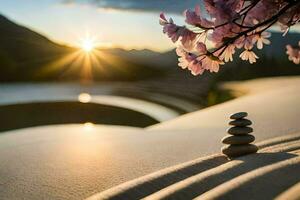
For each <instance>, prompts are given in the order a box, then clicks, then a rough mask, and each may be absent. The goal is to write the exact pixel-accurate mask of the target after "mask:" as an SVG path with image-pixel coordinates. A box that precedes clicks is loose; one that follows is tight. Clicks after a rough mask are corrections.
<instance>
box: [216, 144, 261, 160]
mask: <svg viewBox="0 0 300 200" xmlns="http://www.w3.org/2000/svg"><path fill="white" fill-rule="evenodd" d="M257 151H258V147H257V146H255V145H253V144H243V145H227V146H224V147H222V153H223V154H225V155H227V156H228V157H230V158H232V157H238V156H242V155H246V154H251V153H256V152H257Z"/></svg>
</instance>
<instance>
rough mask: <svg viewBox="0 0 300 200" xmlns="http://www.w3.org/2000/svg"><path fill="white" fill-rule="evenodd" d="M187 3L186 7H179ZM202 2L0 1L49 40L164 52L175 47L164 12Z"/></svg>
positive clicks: (6, 12) (9, 12)
mask: <svg viewBox="0 0 300 200" xmlns="http://www.w3.org/2000/svg"><path fill="white" fill-rule="evenodd" d="M179 2H183V3H181V4H180V3H179ZM196 2H198V0H187V1H178V0H91V1H88V0H86V1H83V0H81V1H80V0H78V1H76V0H0V13H1V14H3V15H5V16H6V17H8V18H10V19H12V20H13V21H15V22H17V23H19V24H22V25H25V26H27V27H29V28H31V29H33V30H35V31H37V32H39V33H42V34H43V35H45V36H47V37H48V38H50V39H52V40H54V41H57V42H60V43H66V44H71V45H74V44H77V43H79V41H80V39H81V38H83V37H85V35H86V33H89V34H90V35H91V36H93V37H96V38H97V40H98V42H101V43H102V44H103V45H108V46H109V45H114V46H119V47H123V48H129V49H130V48H137V49H142V48H150V49H153V50H160V51H164V50H167V49H169V48H172V47H173V44H172V43H171V42H170V41H169V39H167V38H166V36H165V35H163V34H162V28H161V27H160V25H159V24H158V15H159V13H160V12H161V11H166V12H168V13H170V15H171V16H172V17H174V18H175V20H176V21H180V22H183V18H182V17H180V15H179V14H175V13H181V11H183V10H184V8H185V7H187V6H188V5H192V4H195V3H196Z"/></svg>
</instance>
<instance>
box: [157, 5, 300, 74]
mask: <svg viewBox="0 0 300 200" xmlns="http://www.w3.org/2000/svg"><path fill="white" fill-rule="evenodd" d="M202 2H203V4H202V7H201V6H200V5H197V6H196V7H195V9H193V10H191V9H188V10H186V11H184V17H185V22H186V24H187V25H185V26H179V25H176V24H175V23H174V21H173V19H172V18H170V19H167V18H166V16H165V15H164V14H163V13H162V14H161V15H160V24H161V25H162V26H163V32H164V33H165V34H166V35H168V37H169V38H170V39H171V40H172V41H173V42H174V43H176V44H178V47H177V50H176V52H177V54H178V56H179V59H178V60H179V66H180V67H182V68H183V69H188V70H190V71H191V72H192V74H194V75H199V74H202V73H203V72H204V71H206V70H208V71H210V72H218V71H219V67H220V65H223V64H225V63H226V62H230V61H233V55H234V54H235V53H236V52H237V51H236V50H237V49H242V53H241V54H240V55H239V57H240V58H241V59H242V60H244V61H248V62H250V63H251V64H252V63H255V62H256V60H257V59H258V56H257V55H256V54H255V52H254V51H253V49H254V48H255V47H256V48H257V49H262V48H263V47H264V45H269V44H270V43H271V42H270V40H269V38H270V36H271V34H270V33H269V32H267V30H268V29H269V28H270V27H271V26H273V25H274V24H279V26H280V27H281V30H282V32H283V33H284V34H286V33H287V32H288V31H289V28H290V27H291V26H293V25H295V24H297V23H299V21H300V1H299V0H202ZM299 52H300V50H299V48H298V49H295V48H292V47H291V46H289V45H288V46H287V53H288V55H289V59H290V60H292V61H293V62H294V63H297V64H299V62H300V60H299V58H300V54H299Z"/></svg>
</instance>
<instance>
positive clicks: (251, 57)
mask: <svg viewBox="0 0 300 200" xmlns="http://www.w3.org/2000/svg"><path fill="white" fill-rule="evenodd" d="M240 58H241V59H242V60H248V61H249V62H250V64H253V63H255V62H256V59H257V58H258V57H257V55H256V54H255V53H254V52H253V51H251V50H248V49H246V50H245V51H243V52H242V53H241V55H240Z"/></svg>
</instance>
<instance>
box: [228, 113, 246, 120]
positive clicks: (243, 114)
mask: <svg viewBox="0 0 300 200" xmlns="http://www.w3.org/2000/svg"><path fill="white" fill-rule="evenodd" d="M247 116H248V113H246V112H238V113H234V114H232V115H231V116H230V119H243V118H245V117H247Z"/></svg>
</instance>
